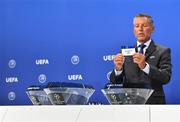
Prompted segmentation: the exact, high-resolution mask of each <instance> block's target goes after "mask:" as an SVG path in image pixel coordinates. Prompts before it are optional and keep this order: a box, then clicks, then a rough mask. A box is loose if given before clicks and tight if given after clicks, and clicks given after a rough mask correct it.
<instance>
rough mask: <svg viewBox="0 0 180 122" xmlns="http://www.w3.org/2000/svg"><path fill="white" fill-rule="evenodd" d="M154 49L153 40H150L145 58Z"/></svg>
mask: <svg viewBox="0 0 180 122" xmlns="http://www.w3.org/2000/svg"><path fill="white" fill-rule="evenodd" d="M155 49H156V46H155V44H154V41H153V40H152V41H151V43H150V45H149V47H148V48H147V50H146V53H145V56H146V59H147V58H148V57H149V56H150V55H151V54H152V53H153V52H154V51H155Z"/></svg>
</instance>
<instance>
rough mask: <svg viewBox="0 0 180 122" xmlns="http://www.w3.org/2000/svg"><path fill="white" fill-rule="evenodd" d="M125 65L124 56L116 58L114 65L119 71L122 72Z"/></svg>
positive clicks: (120, 55) (119, 55)
mask: <svg viewBox="0 0 180 122" xmlns="http://www.w3.org/2000/svg"><path fill="white" fill-rule="evenodd" d="M123 63H124V56H123V55H122V54H121V53H119V54H117V55H115V56H114V64H115V67H116V69H117V70H120V69H121V68H122V66H123Z"/></svg>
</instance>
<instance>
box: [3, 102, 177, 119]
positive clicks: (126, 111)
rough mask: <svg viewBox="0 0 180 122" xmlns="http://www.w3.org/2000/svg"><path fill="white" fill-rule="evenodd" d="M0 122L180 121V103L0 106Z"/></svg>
mask: <svg viewBox="0 0 180 122" xmlns="http://www.w3.org/2000/svg"><path fill="white" fill-rule="evenodd" d="M0 122H180V106H178V105H176V106H175V105H80V106H79V105H74V106H1V107H0Z"/></svg>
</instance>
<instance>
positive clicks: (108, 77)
mask: <svg viewBox="0 0 180 122" xmlns="http://www.w3.org/2000/svg"><path fill="white" fill-rule="evenodd" d="M111 72H112V71H109V72H108V73H107V79H108V80H110V75H111Z"/></svg>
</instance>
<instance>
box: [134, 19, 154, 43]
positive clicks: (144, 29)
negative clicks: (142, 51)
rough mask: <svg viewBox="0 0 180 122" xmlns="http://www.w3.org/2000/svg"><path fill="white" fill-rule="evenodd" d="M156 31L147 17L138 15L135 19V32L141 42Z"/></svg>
mask: <svg viewBox="0 0 180 122" xmlns="http://www.w3.org/2000/svg"><path fill="white" fill-rule="evenodd" d="M153 31H154V28H153V26H152V25H151V23H150V22H149V21H148V18H146V17H136V18H135V19H134V34H135V36H136V38H137V39H138V41H139V42H141V43H145V42H146V41H148V40H149V39H150V37H151V34H152V32H153Z"/></svg>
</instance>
